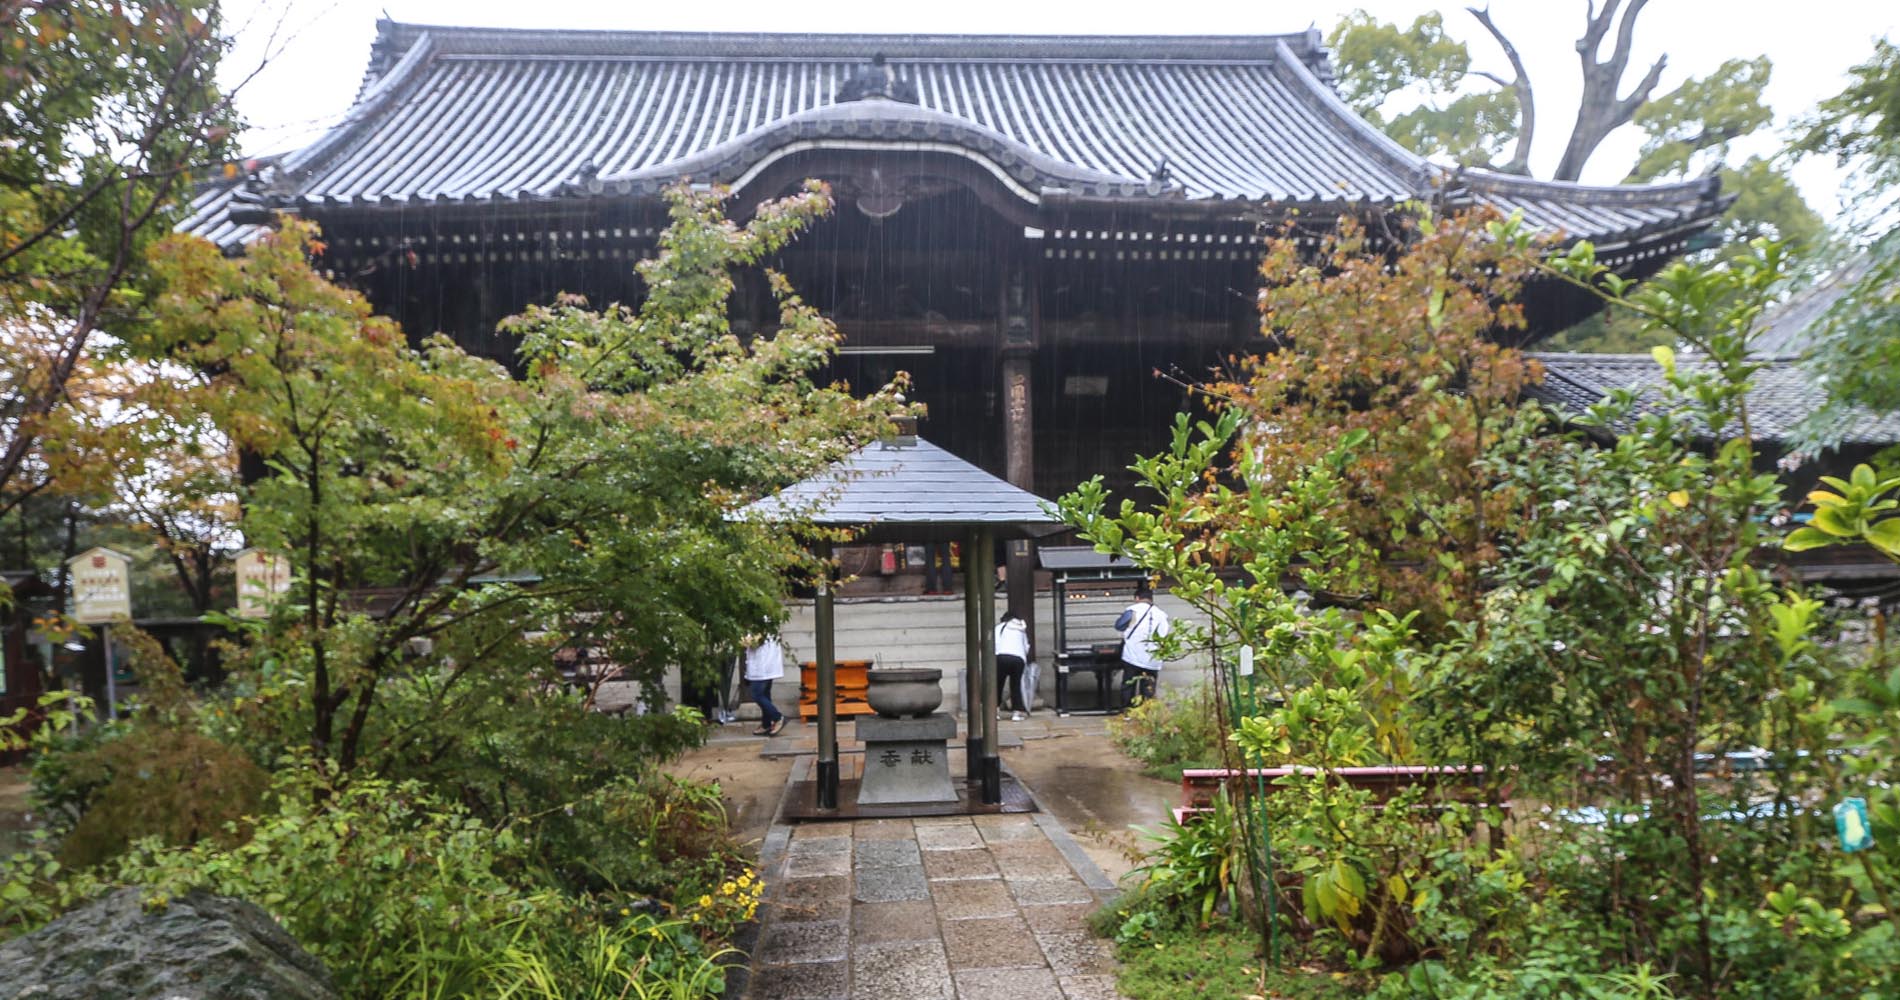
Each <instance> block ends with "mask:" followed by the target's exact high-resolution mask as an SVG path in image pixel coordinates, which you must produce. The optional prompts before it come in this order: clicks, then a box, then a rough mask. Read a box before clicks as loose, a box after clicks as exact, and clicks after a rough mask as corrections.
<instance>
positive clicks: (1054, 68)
mask: <svg viewBox="0 0 1900 1000" xmlns="http://www.w3.org/2000/svg"><path fill="white" fill-rule="evenodd" d="M879 56H881V57H883V58H884V59H885V60H887V62H888V65H889V67H890V69H891V71H892V72H893V73H894V75H895V76H896V77H898V78H899V79H901V80H903V81H905V82H906V83H907V84H908V85H909V86H910V87H913V88H914V89H915V93H916V96H917V103H916V104H915V105H908V104H895V103H893V102H887V101H879V100H866V101H854V102H846V103H839V102H837V101H836V100H835V99H836V97H837V96H838V92H839V89H840V87H841V86H842V85H843V84H844V83H845V81H847V80H848V79H850V78H851V77H852V76H853V75H854V74H857V73H859V72H861V71H863V70H864V69H865V67H866V66H867V64H868V62H869V61H870V60H872V59H873V58H875V57H879ZM854 141H858V142H873V143H924V144H926V145H928V144H931V143H938V144H943V145H945V146H946V147H950V148H954V149H956V150H962V151H965V152H967V153H969V154H971V155H973V156H978V157H982V158H985V159H987V160H989V161H991V162H992V163H994V164H995V168H996V169H997V170H999V171H1001V172H1002V173H1003V174H1007V175H1008V176H1009V177H1010V178H1012V179H1013V181H1014V184H1015V185H1016V186H1018V187H1019V188H1020V193H1022V194H1023V195H1024V197H1025V198H1026V199H1027V200H1030V201H1032V202H1033V201H1036V200H1038V199H1039V198H1040V196H1041V195H1042V194H1043V193H1044V192H1055V193H1062V194H1066V195H1074V196H1078V197H1084V198H1107V199H1116V200H1122V199H1134V200H1143V199H1147V200H1153V199H1168V200H1175V201H1181V200H1188V201H1204V202H1211V201H1219V200H1228V199H1233V200H1240V201H1245V202H1249V203H1251V202H1258V201H1270V202H1280V203H1290V204H1301V205H1329V204H1331V205H1342V206H1343V205H1349V204H1356V203H1367V202H1371V203H1383V204H1390V203H1394V202H1399V201H1403V200H1408V199H1414V198H1444V199H1448V200H1449V201H1451V202H1452V203H1454V204H1459V203H1489V204H1495V205H1498V206H1499V207H1500V208H1503V209H1504V210H1505V211H1511V210H1514V209H1515V210H1521V211H1523V212H1524V214H1525V217H1526V219H1527V220H1528V221H1529V222H1530V223H1531V224H1533V225H1535V226H1538V227H1540V228H1544V229H1548V230H1553V231H1562V232H1565V233H1568V234H1570V235H1572V236H1580V237H1589V238H1593V239H1599V240H1601V239H1605V238H1611V239H1618V238H1628V237H1630V236H1631V235H1633V234H1656V233H1675V232H1678V231H1682V230H1686V229H1693V228H1697V227H1700V226H1702V225H1706V224H1707V222H1708V221H1710V220H1711V219H1713V218H1714V217H1715V215H1717V214H1719V212H1720V210H1721V208H1722V207H1723V202H1722V199H1721V198H1720V197H1719V195H1718V193H1717V192H1716V191H1715V190H1714V189H1713V188H1712V187H1710V186H1709V185H1706V184H1704V183H1702V182H1692V183H1689V184H1678V185H1658V186H1651V187H1645V188H1615V189H1604V188H1588V187H1583V186H1579V185H1571V184H1559V183H1553V182H1545V181H1535V180H1530V179H1526V178H1513V177H1504V176H1501V175H1496V174H1490V173H1487V172H1484V171H1458V172H1455V173H1454V172H1450V171H1446V170H1444V169H1443V168H1440V167H1437V166H1434V165H1432V164H1431V163H1429V162H1427V161H1426V160H1424V159H1423V158H1421V157H1419V156H1416V155H1415V154H1412V153H1410V152H1408V151H1407V150H1405V149H1404V148H1402V147H1400V146H1399V145H1398V144H1397V143H1395V142H1393V141H1392V140H1391V139H1390V138H1388V137H1386V136H1385V135H1383V134H1382V133H1380V132H1379V131H1378V130H1377V129H1375V128H1373V127H1372V126H1370V125H1368V124H1367V123H1366V122H1364V121H1363V120H1361V119H1360V118H1358V117H1357V116H1356V115H1355V114H1353V113H1352V111H1351V110H1350V109H1348V108H1347V107H1346V106H1345V104H1344V103H1343V102H1342V101H1341V100H1340V99H1339V97H1338V95H1337V94H1336V93H1335V92H1334V91H1333V89H1332V86H1331V69H1330V66H1329V64H1328V62H1327V59H1326V53H1325V50H1324V49H1323V48H1322V47H1321V44H1320V39H1319V35H1318V33H1317V32H1315V31H1307V32H1302V33H1298V34H1290V35H1256V36H1178V37H1177V36H1145V37H1142V36H1131V37H1107V36H984V35H842V34H794V35H772V34H749V33H681V32H622V31H544V30H505V29H487V28H461V27H437V26H428V25H411V24H399V23H395V22H389V21H385V22H383V23H382V24H381V25H380V33H379V37H378V39H377V42H376V44H375V46H374V48H373V50H372V54H371V60H370V65H369V70H368V72H367V73H366V75H365V79H364V84H363V87H362V89H361V91H360V92H359V95H358V99H357V102H356V104H355V106H354V107H353V108H352V109H351V111H350V113H349V114H348V116H347V117H346V118H345V120H344V121H343V122H342V123H340V124H339V125H337V126H336V127H335V128H333V129H332V130H331V131H330V132H329V133H328V134H326V135H325V136H324V137H323V138H322V139H320V140H318V141H317V142H316V143H314V144H312V145H311V146H309V147H307V148H306V149H304V150H301V151H299V152H297V153H294V154H291V155H290V156H287V157H285V158H284V159H283V160H282V161H281V163H280V164H279V165H278V166H277V167H276V169H275V170H274V171H273V172H272V174H271V175H270V179H269V183H268V184H265V185H261V190H256V191H253V192H249V193H247V194H244V195H241V196H240V198H241V199H247V200H248V201H249V202H250V203H252V204H254V205H259V206H261V207H312V208H318V209H320V208H322V207H325V206H357V205H361V206H367V205H386V204H413V203H454V202H489V201H495V200H509V201H523V200H529V201H532V200H540V199H559V198H564V197H574V196H577V195H578V196H584V195H586V194H589V193H609V194H613V193H627V192H632V191H635V190H640V191H645V190H650V189H652V188H654V187H657V186H659V185H661V184H664V183H668V182H671V181H675V180H678V179H682V178H686V177H691V178H693V179H695V180H720V181H730V180H733V179H735V178H738V177H742V176H744V175H745V172H746V171H747V170H748V169H750V168H752V167H755V166H757V164H758V162H759V161H760V160H761V159H762V158H764V157H767V156H770V155H773V154H774V153H775V152H777V151H782V150H784V149H786V148H787V147H788V146H790V145H792V144H795V143H799V142H804V143H816V144H824V143H833V144H840V143H846V142H854Z"/></svg>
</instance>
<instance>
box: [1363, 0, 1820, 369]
mask: <svg viewBox="0 0 1900 1000" xmlns="http://www.w3.org/2000/svg"><path fill="white" fill-rule="evenodd" d="M1643 7H1644V0H1636V2H1633V3H1630V4H1628V5H1627V6H1624V5H1623V4H1621V3H1620V2H1616V0H1612V2H1610V3H1606V4H1604V5H1603V6H1602V8H1600V9H1599V8H1598V7H1597V6H1596V5H1595V4H1594V3H1592V4H1590V5H1588V7H1587V14H1586V19H1585V30H1584V34H1583V36H1582V37H1581V38H1579V39H1578V41H1577V51H1578V54H1579V56H1580V57H1581V59H1582V74H1583V84H1584V86H1583V94H1582V97H1581V99H1580V102H1579V107H1578V112H1577V118H1576V121H1575V123H1574V124H1573V125H1572V129H1571V133H1570V137H1569V139H1568V141H1567V143H1566V146H1565V152H1564V157H1563V161H1562V162H1561V163H1560V164H1559V165H1558V167H1557V170H1556V172H1555V174H1554V175H1553V176H1554V177H1555V178H1556V179H1558V180H1572V181H1574V180H1576V179H1578V178H1579V177H1581V176H1582V172H1583V168H1584V165H1585V164H1586V163H1587V162H1588V161H1589V160H1590V159H1591V158H1592V156H1594V154H1595V152H1596V150H1597V148H1598V147H1599V146H1600V145H1601V143H1602V142H1603V140H1604V138H1605V137H1607V136H1608V135H1609V134H1610V133H1611V132H1613V131H1615V130H1616V129H1618V128H1621V127H1623V126H1625V125H1630V126H1633V127H1636V128H1639V129H1641V130H1642V132H1643V133H1644V141H1643V146H1642V149H1641V151H1640V153H1639V154H1638V157H1637V160H1636V162H1635V163H1633V164H1631V165H1630V168H1629V170H1628V172H1627V175H1626V177H1625V180H1626V181H1627V182H1646V181H1657V180H1670V179H1679V178H1684V177H1688V176H1691V175H1693V174H1695V173H1697V172H1700V171H1704V170H1708V169H1715V170H1718V171H1719V173H1720V175H1721V178H1722V183H1723V189H1724V190H1725V191H1728V192H1730V193H1733V194H1736V195H1737V196H1738V197H1737V199H1736V201H1735V203H1734V204H1733V205H1732V206H1730V208H1729V210H1728V212H1727V213H1725V215H1724V217H1723V220H1722V222H1721V223H1720V224H1719V229H1718V235H1719V239H1720V243H1721V245H1723V246H1726V247H1739V246H1741V245H1742V244H1746V243H1747V242H1748V241H1749V240H1751V239H1754V238H1756V237H1767V238H1770V239H1777V240H1782V241H1789V242H1794V243H1798V244H1807V243H1810V242H1812V241H1814V240H1816V239H1818V238H1819V237H1820V236H1821V235H1822V232H1823V229H1824V226H1823V223H1822V220H1821V218H1820V216H1818V215H1817V214H1815V212H1814V211H1813V210H1812V209H1811V208H1809V207H1808V205H1807V203H1806V202H1805V201H1803V200H1802V198H1801V195H1800V192H1799V191H1798V190H1796V188H1795V186H1794V184H1793V182H1792V181H1790V180H1789V179H1788V175H1787V173H1786V170H1785V165H1784V164H1781V163H1779V162H1776V161H1775V160H1771V159H1764V158H1762V157H1750V158H1748V159H1747V160H1745V161H1743V162H1741V163H1739V164H1732V163H1730V162H1729V160H1730V145H1731V144H1732V143H1733V142H1734V141H1735V140H1736V139H1739V138H1741V137H1743V136H1746V135H1750V134H1753V133H1755V132H1756V131H1758V130H1759V129H1761V128H1762V127H1764V126H1766V125H1768V124H1769V122H1770V121H1771V120H1772V119H1773V113H1772V111H1771V110H1770V108H1769V107H1768V105H1767V104H1766V103H1765V102H1764V101H1763V98H1762V94H1763V91H1764V89H1765V88H1766V86H1767V84H1768V80H1769V76H1770V73H1771V71H1772V66H1771V65H1770V63H1769V61H1768V59H1767V57H1766V56H1758V57H1756V58H1753V59H1741V58H1737V59H1729V60H1727V61H1725V62H1724V63H1722V65H1721V66H1719V67H1717V68H1716V69H1715V70H1714V71H1713V72H1711V73H1709V74H1708V75H1706V76H1702V77H1695V78H1691V79H1688V80H1685V81H1683V82H1682V83H1681V84H1680V85H1678V86H1677V87H1675V88H1674V89H1672V90H1669V91H1666V92H1663V93H1660V94H1658V93H1657V92H1656V91H1657V87H1658V84H1659V81H1660V80H1661V73H1662V70H1663V67H1664V65H1665V61H1664V60H1663V59H1659V60H1657V62H1656V63H1655V64H1654V65H1652V66H1651V67H1650V68H1649V69H1648V71H1647V72H1646V73H1645V75H1644V76H1643V77H1642V78H1641V80H1639V81H1638V82H1637V83H1636V84H1635V85H1634V86H1633V87H1631V89H1630V90H1629V92H1628V93H1624V94H1619V93H1618V88H1619V87H1621V86H1622V79H1623V76H1624V74H1625V71H1626V70H1627V69H1628V68H1629V67H1628V63H1629V54H1630V47H1631V44H1632V40H1633V38H1634V35H1635V31H1636V22H1637V19H1638V16H1639V15H1640V14H1641V12H1642V9H1643ZM1470 12H1471V14H1472V16H1473V17H1474V18H1476V19H1477V21H1478V22H1479V23H1480V24H1481V25H1482V26H1483V28H1484V29H1485V31H1486V32H1487V33H1488V34H1489V35H1490V36H1491V38H1492V39H1493V40H1494V41H1495V42H1496V43H1497V45H1498V46H1499V47H1500V49H1501V50H1502V51H1503V53H1504V55H1505V57H1506V59H1507V61H1508V63H1509V65H1510V68H1511V75H1510V77H1508V78H1506V77H1504V76H1501V75H1499V74H1496V73H1492V72H1488V71H1485V70H1481V69H1475V68H1473V65H1474V63H1473V59H1472V58H1471V54H1470V51H1469V49H1468V47H1467V46H1466V45H1465V43H1464V42H1462V41H1459V40H1458V39H1456V38H1453V37H1451V36H1450V35H1449V34H1448V33H1447V32H1446V31H1445V25H1444V20H1443V18H1442V16H1441V15H1440V14H1438V13H1436V12H1434V13H1431V14H1427V15H1424V16H1423V17H1420V18H1419V19H1418V20H1417V21H1415V22H1414V23H1413V24H1412V26H1411V27H1410V28H1409V29H1400V28H1399V27H1398V26H1397V25H1394V24H1389V23H1385V22H1381V21H1379V20H1377V19H1376V18H1374V17H1372V16H1371V15H1370V14H1367V13H1366V12H1365V11H1356V12H1354V13H1353V14H1350V15H1348V16H1347V17H1346V18H1344V19H1343V20H1341V21H1340V23H1339V24H1338V25H1337V26H1336V27H1335V28H1334V29H1333V31H1332V33H1331V34H1330V35H1329V36H1328V44H1330V45H1331V46H1332V47H1333V49H1334V53H1335V58H1336V59H1337V62H1338V65H1339V75H1340V84H1339V86H1340V93H1341V96H1343V97H1344V98H1345V99H1346V100H1347V102H1348V103H1349V104H1351V105H1352V106H1353V107H1354V108H1355V109H1356V110H1358V111H1360V112H1361V113H1362V114H1364V115H1366V117H1367V119H1368V120H1369V121H1371V122H1373V123H1374V124H1375V125H1378V126H1380V127H1381V128H1382V129H1384V130H1385V132H1386V133H1387V134H1388V135H1390V136H1392V137H1393V138H1394V139H1396V140H1397V141H1399V142H1400V143H1402V144H1404V145H1405V146H1406V147H1408V148H1410V149H1412V150H1414V151H1416V152H1419V153H1422V154H1425V155H1428V156H1444V157H1449V158H1451V159H1452V160H1454V161H1456V162H1458V163H1461V164H1472V165H1485V164H1490V165H1492V166H1493V169H1497V170H1502V171H1506V172H1509V173H1519V174H1527V173H1529V172H1530V166H1529V164H1530V149H1531V141H1532V138H1533V136H1534V134H1535V131H1536V126H1537V120H1538V119H1537V115H1536V106H1535V102H1534V99H1533V91H1532V85H1531V79H1530V75H1529V71H1528V70H1527V69H1526V67H1525V64H1524V61H1523V59H1522V58H1521V57H1520V56H1519V54H1518V51H1517V48H1516V46H1515V45H1513V44H1512V42H1511V40H1510V38H1509V37H1508V36H1507V35H1506V34H1505V33H1504V31H1503V30H1502V29H1501V28H1500V27H1499V26H1498V24H1497V22H1496V21H1495V20H1494V19H1493V18H1492V17H1491V14H1490V11H1489V9H1488V8H1486V9H1479V8H1475V7H1474V8H1470ZM1612 31H1613V32H1614V39H1613V41H1612V40H1611V39H1612ZM1606 42H1607V43H1608V44H1610V54H1609V55H1608V56H1604V55H1603V54H1602V49H1603V46H1604V45H1605V44H1606ZM1665 58H1666V57H1665ZM1478 81H1488V86H1485V87H1482V88H1479V87H1476V84H1477V82H1478ZM1420 95H1422V96H1423V102H1422V103H1420V104H1419V105H1418V106H1417V107H1414V108H1410V109H1408V110H1405V111H1402V112H1397V113H1391V112H1389V111H1388V107H1389V106H1390V105H1395V104H1403V103H1404V101H1405V100H1409V99H1412V98H1415V97H1418V96H1420ZM1507 147H1508V148H1509V149H1510V150H1511V154H1510V157H1509V159H1508V160H1504V161H1503V162H1499V157H1500V156H1502V154H1503V151H1504V150H1505V149H1506V148H1507ZM1737 252H1740V251H1737ZM1666 336H1667V333H1666V331H1663V330H1661V329H1659V328H1656V327H1653V326H1644V325H1643V324H1641V323H1638V322H1636V321H1634V320H1632V319H1629V318H1627V317H1624V318H1618V317H1612V316H1598V317H1593V318H1592V319H1590V320H1587V321H1585V322H1584V323H1582V324H1579V325H1578V327H1577V328H1575V329H1573V330H1569V331H1565V332H1564V333H1562V334H1559V335H1558V336H1557V337H1556V338H1554V339H1552V340H1551V341H1550V342H1549V344H1548V345H1547V346H1548V347H1549V348H1550V349H1552V350H1573V351H1599V352H1601V351H1611V352H1628V351H1641V350H1645V349H1647V348H1648V347H1651V346H1655V345H1656V344H1657V343H1658V342H1659V341H1660V340H1661V338H1664V337H1666Z"/></svg>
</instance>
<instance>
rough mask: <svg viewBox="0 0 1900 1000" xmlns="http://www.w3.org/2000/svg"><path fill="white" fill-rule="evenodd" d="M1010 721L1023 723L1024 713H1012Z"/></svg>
mask: <svg viewBox="0 0 1900 1000" xmlns="http://www.w3.org/2000/svg"><path fill="white" fill-rule="evenodd" d="M1009 721H1011V722H1021V721H1023V713H1021V712H1011V713H1010V714H1009Z"/></svg>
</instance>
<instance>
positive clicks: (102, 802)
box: [59, 725, 270, 868]
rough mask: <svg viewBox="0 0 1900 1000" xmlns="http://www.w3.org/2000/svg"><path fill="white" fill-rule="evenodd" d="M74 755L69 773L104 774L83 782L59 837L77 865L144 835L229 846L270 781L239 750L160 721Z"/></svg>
mask: <svg viewBox="0 0 1900 1000" xmlns="http://www.w3.org/2000/svg"><path fill="white" fill-rule="evenodd" d="M73 757H74V758H76V759H72V760H70V761H68V762H67V764H66V767H67V768H68V769H69V770H68V771H67V773H68V774H69V775H86V776H87V777H88V778H90V777H91V776H94V775H99V776H104V777H105V779H106V780H105V782H104V784H100V785H94V784H91V782H90V780H88V781H86V782H83V783H82V784H84V786H85V790H84V801H83V803H82V804H81V810H80V813H79V818H78V821H77V822H75V823H74V824H73V827H72V829H71V831H70V832H68V833H67V835H66V838H65V841H64V842H63V843H62V844H61V845H60V850H59V855H60V859H61V860H62V861H64V862H66V863H67V864H69V865H72V866H75V867H80V868H85V867H89V866H92V865H96V864H99V863H100V862H102V861H106V860H109V859H111V858H113V857H116V856H118V855H119V854H121V853H123V852H124V851H125V850H126V849H127V848H129V847H131V845H132V844H133V843H134V842H135V841H137V840H140V839H142V838H145V837H152V838H155V839H156V840H157V841H158V842H160V843H163V844H166V845H170V846H184V845H188V844H194V843H196V842H198V841H199V840H200V839H203V838H207V837H208V838H211V839H213V840H215V841H217V842H218V843H219V844H220V845H222V846H226V847H229V846H234V845H236V844H238V843H241V842H242V841H243V840H244V839H245V837H246V836H247V835H248V830H247V825H248V821H247V819H246V817H248V816H250V815H251V814H253V813H255V812H256V811H257V809H258V806H259V805H260V804H261V803H262V801H263V798H264V791H265V789H266V788H267V787H268V786H269V784H270V775H268V774H266V773H265V772H264V770H263V769H262V768H260V767H258V766H257V765H256V764H253V763H251V762H250V760H248V759H246V758H245V757H244V755H243V754H241V753H239V752H238V751H236V750H233V749H231V748H230V747H227V746H225V745H224V744H222V743H219V742H217V741H216V740H212V739H209V738H206V737H204V736H200V735H198V734H197V733H194V732H190V731H187V730H181V729H174V728H172V727H170V726H164V725H146V726H136V727H135V728H134V730H133V733H132V734H131V735H128V736H126V737H124V738H121V739H114V740H109V741H107V742H104V743H101V744H100V745H99V746H97V747H94V748H92V749H90V750H85V751H82V752H80V753H78V754H75V755H73ZM75 791H77V790H75ZM64 794H65V795H71V794H74V793H73V792H67V793H64Z"/></svg>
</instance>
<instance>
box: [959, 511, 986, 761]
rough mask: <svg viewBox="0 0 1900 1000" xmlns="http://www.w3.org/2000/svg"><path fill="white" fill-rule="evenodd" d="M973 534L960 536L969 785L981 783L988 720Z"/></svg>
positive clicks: (966, 755)
mask: <svg viewBox="0 0 1900 1000" xmlns="http://www.w3.org/2000/svg"><path fill="white" fill-rule="evenodd" d="M976 539H977V534H976V532H974V531H971V532H966V533H965V534H964V536H963V687H964V692H963V701H964V707H963V767H964V774H965V777H966V778H967V779H968V780H969V782H970V784H976V783H977V782H980V781H982V780H983V756H982V754H980V753H978V752H977V747H978V746H980V745H981V741H982V739H983V733H984V731H985V730H986V728H987V727H988V726H989V725H990V719H989V718H988V717H986V716H985V715H984V714H983V626H982V624H981V615H980V613H979V612H978V611H977V608H978V606H979V601H978V595H977V584H976V578H977V573H976Z"/></svg>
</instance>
